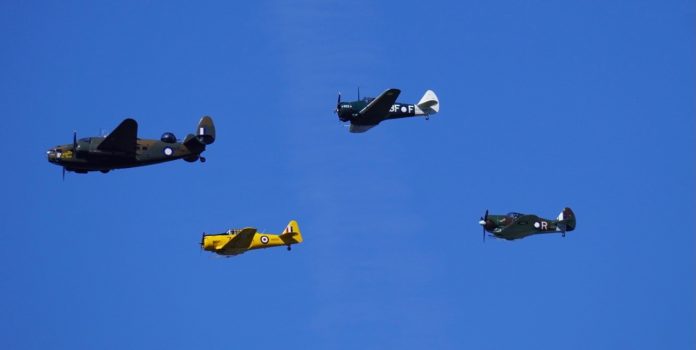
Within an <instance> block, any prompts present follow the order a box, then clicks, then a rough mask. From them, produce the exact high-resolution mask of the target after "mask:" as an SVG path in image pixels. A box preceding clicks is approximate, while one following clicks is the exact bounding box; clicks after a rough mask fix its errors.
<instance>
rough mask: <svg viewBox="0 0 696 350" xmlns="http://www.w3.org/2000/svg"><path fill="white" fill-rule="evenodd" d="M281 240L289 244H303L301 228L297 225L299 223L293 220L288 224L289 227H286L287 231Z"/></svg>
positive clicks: (281, 236)
mask: <svg viewBox="0 0 696 350" xmlns="http://www.w3.org/2000/svg"><path fill="white" fill-rule="evenodd" d="M280 239H282V240H283V242H285V243H287V244H295V243H302V233H301V232H300V226H298V225H297V221H295V220H291V221H290V222H289V223H288V226H286V227H285V230H283V233H282V234H281V235H280Z"/></svg>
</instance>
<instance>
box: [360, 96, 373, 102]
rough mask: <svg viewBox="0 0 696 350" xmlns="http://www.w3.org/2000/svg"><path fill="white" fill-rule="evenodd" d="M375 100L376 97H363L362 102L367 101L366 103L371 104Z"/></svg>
mask: <svg viewBox="0 0 696 350" xmlns="http://www.w3.org/2000/svg"><path fill="white" fill-rule="evenodd" d="M374 99H375V98H374V97H363V99H362V100H363V101H365V102H367V103H370V102H372V100H374Z"/></svg>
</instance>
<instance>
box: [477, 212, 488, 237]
mask: <svg viewBox="0 0 696 350" xmlns="http://www.w3.org/2000/svg"><path fill="white" fill-rule="evenodd" d="M487 224H488V209H486V214H485V215H484V216H483V217H482V218H481V221H479V225H481V228H482V229H483V241H484V242H485V241H486V225H487Z"/></svg>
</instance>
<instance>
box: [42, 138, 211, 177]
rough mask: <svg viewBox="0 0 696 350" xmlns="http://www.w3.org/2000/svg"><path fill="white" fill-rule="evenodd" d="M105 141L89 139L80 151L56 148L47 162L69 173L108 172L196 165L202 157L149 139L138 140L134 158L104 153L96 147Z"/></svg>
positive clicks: (183, 147)
mask: <svg viewBox="0 0 696 350" xmlns="http://www.w3.org/2000/svg"><path fill="white" fill-rule="evenodd" d="M103 140H104V138H103V137H87V138H83V139H80V140H78V141H77V143H76V144H77V148H75V147H74V145H72V144H66V145H60V146H56V147H53V148H51V149H49V150H48V151H47V152H46V153H47V157H48V161H49V162H51V163H53V164H56V165H59V166H63V167H65V169H66V170H68V171H75V172H87V171H104V172H105V171H109V170H111V169H122V168H131V167H137V166H142V165H150V164H157V163H162V162H167V161H171V160H176V159H181V158H185V159H187V160H188V161H195V160H197V159H198V156H199V154H200V152H199V153H195V152H192V151H191V150H189V149H188V147H186V145H184V144H182V143H180V142H163V141H159V140H148V139H138V140H137V143H136V145H137V146H136V150H135V154H128V153H124V152H112V151H102V150H99V149H98V148H97V147H98V146H99V144H100V143H101V142H102V141H103Z"/></svg>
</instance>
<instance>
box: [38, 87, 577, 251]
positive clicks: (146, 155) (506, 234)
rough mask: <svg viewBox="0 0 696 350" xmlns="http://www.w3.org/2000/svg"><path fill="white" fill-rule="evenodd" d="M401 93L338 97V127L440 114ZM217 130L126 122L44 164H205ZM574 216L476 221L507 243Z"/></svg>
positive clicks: (217, 245)
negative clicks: (156, 131)
mask: <svg viewBox="0 0 696 350" xmlns="http://www.w3.org/2000/svg"><path fill="white" fill-rule="evenodd" d="M400 94H401V90H399V89H387V90H385V91H384V92H382V93H381V94H380V95H379V96H377V97H376V98H372V97H364V98H362V99H360V92H359V91H358V99H357V100H355V101H349V102H343V101H341V94H340V93H339V94H338V101H337V103H336V110H335V111H334V113H335V114H337V115H338V119H339V120H340V121H341V122H347V123H349V124H350V128H349V131H350V132H351V133H363V132H366V131H368V130H370V129H371V128H373V127H375V126H377V125H379V124H380V123H381V122H383V121H385V120H391V119H401V118H410V117H425V118H426V119H429V118H430V116H432V115H434V114H436V113H438V112H439V111H440V101H439V100H438V98H437V95H435V92H433V91H432V90H427V91H426V92H425V94H424V95H423V97H422V98H421V99H420V100H419V101H418V103H415V104H410V103H401V102H397V99H398V97H399V95H400ZM215 137H216V134H215V125H214V124H213V119H212V118H211V117H209V116H204V117H202V118H201V119H200V121H199V122H198V126H197V127H196V130H195V132H194V133H191V134H188V135H187V136H186V137H185V138H184V139H183V140H179V139H177V138H176V136H175V135H174V134H173V133H171V132H165V133H163V134H162V136H161V137H160V139H159V140H157V139H141V138H138V123H137V122H136V121H135V120H133V119H131V118H127V119H124V120H123V121H122V122H121V123H120V124H119V125H118V126H117V127H116V128H115V129H114V130H113V131H111V133H109V134H108V135H106V136H103V137H102V136H93V137H85V138H80V139H78V138H77V133H76V132H73V139H72V143H70V144H63V145H58V146H55V147H52V148H50V149H49V150H48V151H47V152H46V154H47V157H48V161H49V162H50V163H52V164H55V165H58V166H61V167H62V170H63V178H65V172H66V171H69V172H75V173H78V174H85V173H88V172H90V171H100V172H102V173H108V172H109V171H111V170H114V169H123V168H132V167H139V166H145V165H153V164H158V163H164V162H169V161H172V160H177V159H183V160H185V161H187V162H196V161H200V162H205V161H206V158H205V157H203V156H202V155H201V154H202V153H203V152H204V151H205V150H206V147H207V146H208V145H211V144H212V143H213V142H215ZM575 224H576V219H575V213H573V211H572V210H571V209H570V208H564V209H563V211H562V212H561V213H560V214H559V215H558V217H557V218H556V219H555V220H549V219H544V218H541V217H539V216H536V215H533V214H520V213H515V212H511V213H508V214H507V215H489V214H488V210H486V213H485V215H484V216H482V217H481V218H480V220H479V225H481V227H482V228H483V240H484V241H485V239H486V233H489V234H490V236H491V237H494V238H500V239H505V240H515V239H521V238H524V237H527V236H530V235H535V234H545V233H554V232H556V233H561V234H562V236H563V237H565V235H566V233H567V232H570V231H573V230H574V229H575ZM302 240H303V239H302V234H301V233H300V228H299V226H298V224H297V222H296V221H295V220H292V221H290V223H288V225H287V226H286V227H285V230H283V232H282V233H281V234H269V233H262V232H258V231H257V230H256V228H253V227H245V228H241V229H229V230H227V231H226V232H223V233H215V234H206V233H203V235H202V236H201V242H200V245H201V249H202V250H205V251H209V252H213V253H215V254H218V255H221V256H226V257H230V256H234V255H239V254H242V253H245V252H246V251H249V250H256V249H264V248H271V247H281V246H285V247H287V250H291V247H292V245H294V244H299V243H302Z"/></svg>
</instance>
